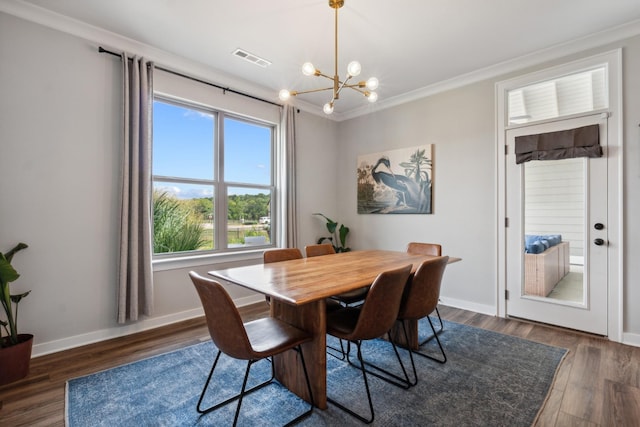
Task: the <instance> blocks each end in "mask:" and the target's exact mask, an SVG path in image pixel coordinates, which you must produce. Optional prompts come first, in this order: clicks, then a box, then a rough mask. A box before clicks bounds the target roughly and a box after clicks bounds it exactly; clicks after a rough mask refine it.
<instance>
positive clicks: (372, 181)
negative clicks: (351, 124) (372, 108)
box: [358, 144, 433, 214]
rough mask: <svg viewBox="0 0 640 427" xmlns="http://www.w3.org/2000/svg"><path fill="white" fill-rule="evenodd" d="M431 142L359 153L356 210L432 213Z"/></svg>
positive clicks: (365, 211) (381, 212) (383, 212)
mask: <svg viewBox="0 0 640 427" xmlns="http://www.w3.org/2000/svg"><path fill="white" fill-rule="evenodd" d="M432 190H433V160H432V144H428V145H423V146H419V147H411V148H403V149H399V150H392V151H387V152H384V153H373V154H367V155H362V156H358V213H379V214H430V213H432Z"/></svg>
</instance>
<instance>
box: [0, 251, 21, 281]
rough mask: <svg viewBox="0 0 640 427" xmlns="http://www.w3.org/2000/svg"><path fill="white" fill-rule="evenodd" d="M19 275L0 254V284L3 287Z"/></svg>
mask: <svg viewBox="0 0 640 427" xmlns="http://www.w3.org/2000/svg"><path fill="white" fill-rule="evenodd" d="M18 277H20V275H19V274H18V272H17V271H16V270H15V269H14V268H13V266H11V263H10V262H9V260H8V259H7V258H5V256H4V255H3V254H0V283H2V284H3V285H4V284H6V283H10V282H13V281H14V280H16V279H17V278H18Z"/></svg>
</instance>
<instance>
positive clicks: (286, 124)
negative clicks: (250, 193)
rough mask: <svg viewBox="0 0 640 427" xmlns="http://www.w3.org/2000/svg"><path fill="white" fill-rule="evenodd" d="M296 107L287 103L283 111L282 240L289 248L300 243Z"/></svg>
mask: <svg viewBox="0 0 640 427" xmlns="http://www.w3.org/2000/svg"><path fill="white" fill-rule="evenodd" d="M295 114H296V112H295V108H293V107H292V106H290V105H285V106H284V109H283V111H282V123H281V126H280V127H281V129H282V135H283V137H282V138H281V149H282V153H283V164H282V168H281V172H282V174H281V176H282V179H281V181H280V188H282V196H283V197H282V203H281V207H282V209H283V212H284V215H283V216H282V218H283V221H284V222H283V224H282V227H281V230H282V233H281V240H280V241H281V242H282V244H283V245H284V246H285V247H287V248H295V247H297V245H298V218H297V211H298V210H297V199H296V194H297V193H296V192H297V189H296V120H295Z"/></svg>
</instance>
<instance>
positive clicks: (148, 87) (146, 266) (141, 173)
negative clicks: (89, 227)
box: [118, 53, 153, 323]
mask: <svg viewBox="0 0 640 427" xmlns="http://www.w3.org/2000/svg"><path fill="white" fill-rule="evenodd" d="M122 69H123V87H124V91H123V111H124V118H123V131H124V132H123V141H122V142H123V144H122V147H123V151H122V158H123V162H122V175H121V192H122V194H121V196H122V199H121V205H120V263H119V276H118V279H119V280H118V323H125V322H127V321H131V320H137V319H138V316H139V315H140V314H144V315H150V314H151V313H152V311H153V277H152V275H153V270H152V267H151V255H152V249H151V248H152V239H151V137H152V112H153V63H152V62H149V61H147V60H145V59H143V58H140V57H138V56H134V57H129V56H128V55H127V54H126V53H123V54H122Z"/></svg>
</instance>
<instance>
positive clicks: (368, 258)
mask: <svg viewBox="0 0 640 427" xmlns="http://www.w3.org/2000/svg"><path fill="white" fill-rule="evenodd" d="M430 258H435V256H432V255H421V254H411V253H407V252H399V251H387V250H360V251H351V252H342V253H336V254H331V255H323V256H316V257H310V258H301V259H295V260H289V261H280V262H274V263H267V264H254V265H248V266H242V267H232V268H226V269H221V270H212V271H209V274H210V275H211V276H213V277H214V278H217V279H222V281H227V282H230V283H233V284H236V285H240V286H242V287H245V288H248V289H251V290H253V291H256V292H260V293H263V294H265V295H268V296H270V297H272V298H276V299H278V300H280V301H283V302H286V303H289V304H294V305H302V304H307V303H309V302H312V301H317V300H320V299H324V298H327V297H330V296H333V295H339V294H341V293H344V292H348V291H351V290H354V289H358V288H362V287H365V286H369V285H371V284H372V283H373V281H374V280H375V278H376V277H377V276H378V274H380V273H382V272H383V271H387V270H392V269H396V268H401V267H404V266H405V265H408V264H412V269H411V271H412V272H415V270H416V269H417V268H418V266H419V265H420V263H422V261H424V260H426V259H430ZM458 260H460V259H459V258H450V260H449V263H451V262H455V261H458Z"/></svg>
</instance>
